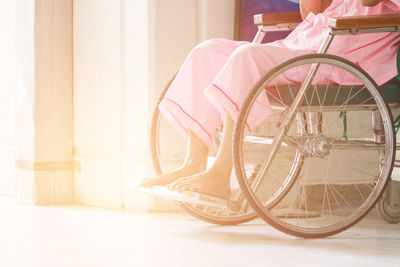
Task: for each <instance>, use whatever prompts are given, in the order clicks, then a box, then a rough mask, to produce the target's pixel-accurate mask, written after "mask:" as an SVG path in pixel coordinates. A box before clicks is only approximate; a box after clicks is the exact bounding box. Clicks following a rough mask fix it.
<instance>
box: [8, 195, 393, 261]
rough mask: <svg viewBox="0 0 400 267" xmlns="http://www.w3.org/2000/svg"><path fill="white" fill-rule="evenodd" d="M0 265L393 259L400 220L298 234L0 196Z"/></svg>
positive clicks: (257, 225) (173, 215)
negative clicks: (329, 233) (319, 235)
mask: <svg viewBox="0 0 400 267" xmlns="http://www.w3.org/2000/svg"><path fill="white" fill-rule="evenodd" d="M0 211H1V217H0V218H1V219H0V266H2V267H3V266H4V267H6V266H7V267H8V266H24V267H34V266H40V267H47V266H78V267H79V266H96V267H99V266H113V267H114V266H135V267H136V266H205V267H206V266H207V267H208V266H294V265H296V266H338V265H340V266H363V267H365V266H374V267H376V266H382V267H383V266H385V267H386V266H400V225H390V224H388V223H386V222H384V221H382V220H379V219H377V218H378V217H376V216H370V217H369V218H367V219H364V220H363V221H362V222H361V223H360V224H358V225H357V226H355V227H353V228H351V229H350V230H347V231H345V232H343V233H341V234H338V235H335V236H333V237H330V238H324V239H313V240H310V239H307V240H305V239H299V238H294V237H290V236H287V235H285V234H282V233H280V232H278V231H276V230H275V229H273V228H271V227H269V226H267V225H266V224H265V223H264V222H263V221H261V220H259V219H258V220H255V221H253V222H250V223H247V224H244V225H239V226H228V227H219V226H213V225H210V224H207V223H204V222H201V221H199V220H197V219H194V218H192V217H190V216H189V215H186V214H183V213H182V214H180V213H170V214H159V213H133V212H126V211H119V210H106V209H97V208H90V207H82V206H41V207H37V206H36V207H34V206H23V205H17V204H16V203H15V200H14V199H9V198H0Z"/></svg>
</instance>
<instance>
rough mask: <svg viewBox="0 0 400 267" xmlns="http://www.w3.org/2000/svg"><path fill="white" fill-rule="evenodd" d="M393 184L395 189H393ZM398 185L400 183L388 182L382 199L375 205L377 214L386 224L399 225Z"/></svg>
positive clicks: (399, 203)
mask: <svg viewBox="0 0 400 267" xmlns="http://www.w3.org/2000/svg"><path fill="white" fill-rule="evenodd" d="M394 183H395V185H396V187H395V188H396V189H394V188H393V187H394ZM399 184H400V182H398V181H393V180H390V181H389V184H388V186H387V188H386V190H385V192H384V193H383V196H382V198H381V199H380V200H379V202H378V204H377V205H376V206H377V209H378V212H379V214H380V215H381V217H382V218H383V219H384V220H385V221H387V222H388V223H393V224H396V223H400V202H399V195H398V194H399V193H398V189H399ZM392 194H397V196H396V195H395V196H393V195H392Z"/></svg>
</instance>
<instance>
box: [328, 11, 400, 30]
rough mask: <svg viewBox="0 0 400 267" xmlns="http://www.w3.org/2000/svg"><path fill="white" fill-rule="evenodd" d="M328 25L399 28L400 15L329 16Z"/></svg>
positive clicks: (336, 27)
mask: <svg viewBox="0 0 400 267" xmlns="http://www.w3.org/2000/svg"><path fill="white" fill-rule="evenodd" d="M328 26H329V27H331V28H332V29H334V30H353V29H378V28H392V27H393V28H396V29H398V30H399V26H400V15H399V14H386V15H369V16H349V17H340V18H328Z"/></svg>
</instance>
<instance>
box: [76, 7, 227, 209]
mask: <svg viewBox="0 0 400 267" xmlns="http://www.w3.org/2000/svg"><path fill="white" fill-rule="evenodd" d="M234 2H235V1H234V0H222V1H211V0H170V1H165V0H149V1H147V0H121V1H107V0H79V1H78V0H75V1H74V160H75V161H76V162H77V163H79V164H80V166H81V169H80V170H79V169H78V170H75V173H74V177H75V180H74V199H75V201H76V202H78V203H82V204H89V205H95V206H105V207H113V208H118V207H124V206H126V207H128V208H131V209H147V208H149V207H153V208H154V207H157V205H158V204H157V203H156V204H154V202H152V201H149V198H148V197H147V196H143V195H141V194H135V193H134V192H131V191H129V189H128V187H129V185H130V184H131V183H133V182H138V181H140V180H141V179H143V178H144V177H147V176H149V175H152V172H153V171H152V167H151V162H150V156H149V151H148V124H149V118H150V114H151V112H152V109H153V106H154V102H155V100H156V98H157V95H158V93H159V91H160V90H161V88H162V86H163V85H164V84H165V82H166V81H167V80H168V79H169V77H170V76H171V75H172V74H173V73H174V72H175V71H176V70H177V69H178V68H179V66H180V64H181V62H182V61H183V59H184V58H185V56H186V55H187V53H188V52H189V51H190V49H191V48H192V47H193V46H195V45H196V44H197V43H198V42H200V41H201V40H204V39H208V38H210V37H227V38H232V36H233V14H234ZM221 21H222V23H221Z"/></svg>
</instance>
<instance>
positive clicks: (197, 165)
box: [141, 131, 208, 187]
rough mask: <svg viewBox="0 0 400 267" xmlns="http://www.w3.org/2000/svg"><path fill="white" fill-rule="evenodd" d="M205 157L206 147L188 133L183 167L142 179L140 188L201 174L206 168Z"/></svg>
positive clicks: (190, 132)
mask: <svg viewBox="0 0 400 267" xmlns="http://www.w3.org/2000/svg"><path fill="white" fill-rule="evenodd" d="M207 155H208V146H207V145H206V144H205V143H204V142H203V141H202V140H201V139H200V138H199V137H198V136H197V135H196V134H195V133H193V132H192V131H189V137H188V144H187V149H186V156H185V161H184V163H183V165H182V166H181V167H180V168H178V169H175V170H172V171H169V172H167V173H163V174H161V175H158V176H156V177H151V178H147V179H144V180H143V181H142V182H141V186H143V187H152V186H154V185H160V186H164V185H167V184H169V183H171V182H173V181H175V180H177V179H179V178H181V177H186V176H189V175H193V174H195V173H199V172H202V171H204V170H205V169H206V167H207Z"/></svg>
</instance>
